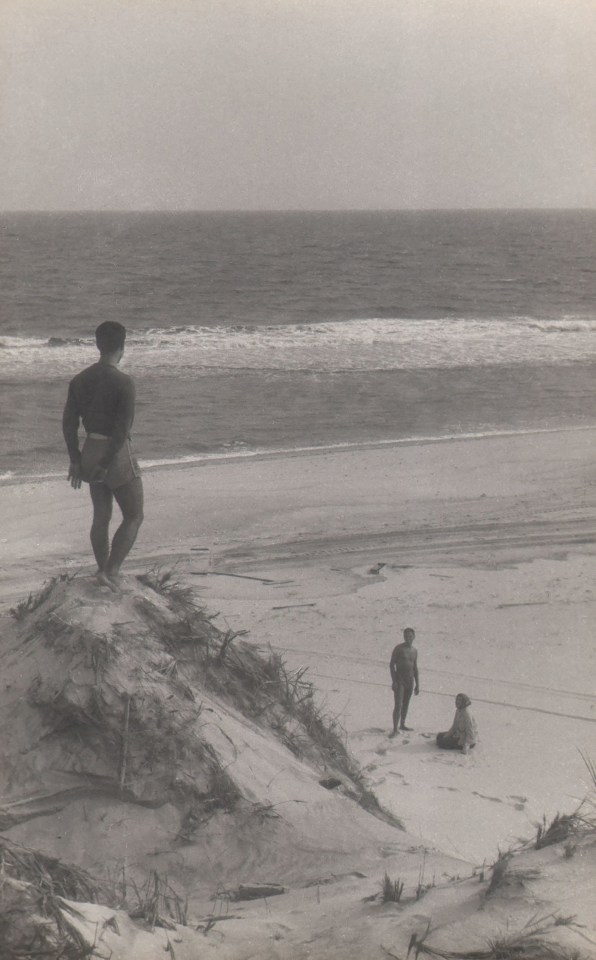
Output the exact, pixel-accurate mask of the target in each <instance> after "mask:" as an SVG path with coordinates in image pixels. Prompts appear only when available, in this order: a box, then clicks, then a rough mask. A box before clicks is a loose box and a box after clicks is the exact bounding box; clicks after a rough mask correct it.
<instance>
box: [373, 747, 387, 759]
mask: <svg viewBox="0 0 596 960" xmlns="http://www.w3.org/2000/svg"><path fill="white" fill-rule="evenodd" d="M375 753H376V754H377V755H378V756H379V757H384V756H385V754H386V753H387V747H377V749H376V750H375Z"/></svg>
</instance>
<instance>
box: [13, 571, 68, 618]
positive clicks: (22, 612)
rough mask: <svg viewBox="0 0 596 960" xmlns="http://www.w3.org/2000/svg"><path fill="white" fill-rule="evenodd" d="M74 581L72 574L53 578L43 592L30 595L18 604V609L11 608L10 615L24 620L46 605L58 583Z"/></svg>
mask: <svg viewBox="0 0 596 960" xmlns="http://www.w3.org/2000/svg"><path fill="white" fill-rule="evenodd" d="M73 579H74V574H70V573H61V574H59V576H57V577H52V579H51V580H48V581H47V582H46V583H44V585H43V587H42V588H41V590H38V591H37V593H30V594H29V596H28V597H27V599H26V600H21V601H20V602H19V603H17V605H16V607H11V608H10V611H9V613H10V615H11V616H12V617H14V619H15V620H24V619H25V617H26V616H27V615H28V614H29V613H33V611H34V610H37V608H38V607H41V605H42V603H45V601H46V600H47V599H48V597H49V596H50V594H51V593H52V591H53V589H54V587H55V586H56V584H57V583H68V582H69V581H70V580H73Z"/></svg>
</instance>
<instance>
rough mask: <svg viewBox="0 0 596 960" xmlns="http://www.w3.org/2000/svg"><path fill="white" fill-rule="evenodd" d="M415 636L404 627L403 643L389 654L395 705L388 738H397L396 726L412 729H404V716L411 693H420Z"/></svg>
mask: <svg viewBox="0 0 596 960" xmlns="http://www.w3.org/2000/svg"><path fill="white" fill-rule="evenodd" d="M415 636H416V634H415V633H414V631H413V629H412V627H406V629H405V630H404V642H403V643H400V644H398V645H397V647H395V649H394V650H393V653H392V654H391V661H390V663H389V670H390V671H391V686H392V687H393V698H394V701H395V705H394V708H393V730H392V732H391V733H390V734H389V736H390V737H395V736H397V733H398V724H399V729H400V730H411V729H412V728H411V727H406V716H407V714H408V707H409V706H410V699H411V697H412V693H414V695H415V696H416V697H417V696H418V694H419V693H420V683H419V679H418V651H417V650H416V647H415V646H414V638H415Z"/></svg>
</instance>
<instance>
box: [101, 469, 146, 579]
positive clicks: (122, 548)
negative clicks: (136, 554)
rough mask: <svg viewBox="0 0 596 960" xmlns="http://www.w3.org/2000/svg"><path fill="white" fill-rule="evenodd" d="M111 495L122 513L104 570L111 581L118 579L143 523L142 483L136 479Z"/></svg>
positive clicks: (118, 488) (138, 478)
mask: <svg viewBox="0 0 596 960" xmlns="http://www.w3.org/2000/svg"><path fill="white" fill-rule="evenodd" d="M113 493H114V497H115V499H116V503H117V504H118V506H119V507H120V509H121V511H122V523H121V524H120V526H119V527H118V529H117V530H116V533H115V534H114V539H113V540H112V549H111V551H110V556H109V558H108V561H107V564H106V568H105V571H106V574H107V575H108V577H110V579H112V580H113V579H114V578H117V577H118V573H119V571H120V567H121V566H122V564H123V562H124V560H125V559H126V557H127V556H128V554H129V553H130V551H131V548H132V546H133V544H134V542H135V540H136V539H137V534H138V532H139V527H140V526H141V524H142V522H143V481H142V480H141V478H140V477H137V478H136V479H135V480H131V481H130V483H125V484H123V486H121V487H117V488H116V489H115V490H114V491H113Z"/></svg>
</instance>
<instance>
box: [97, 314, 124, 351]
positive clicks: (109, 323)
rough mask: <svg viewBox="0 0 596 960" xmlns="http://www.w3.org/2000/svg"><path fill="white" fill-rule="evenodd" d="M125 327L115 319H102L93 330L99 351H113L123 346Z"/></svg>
mask: <svg viewBox="0 0 596 960" xmlns="http://www.w3.org/2000/svg"><path fill="white" fill-rule="evenodd" d="M125 340H126V328H125V327H123V326H122V324H121V323H118V322H117V321H116V320H104V322H103V323H100V325H99V326H98V328H97V330H96V331H95V342H96V344H97V349H98V350H99V352H100V353H115V352H116V350H120V348H121V347H123V346H124V341H125Z"/></svg>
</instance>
